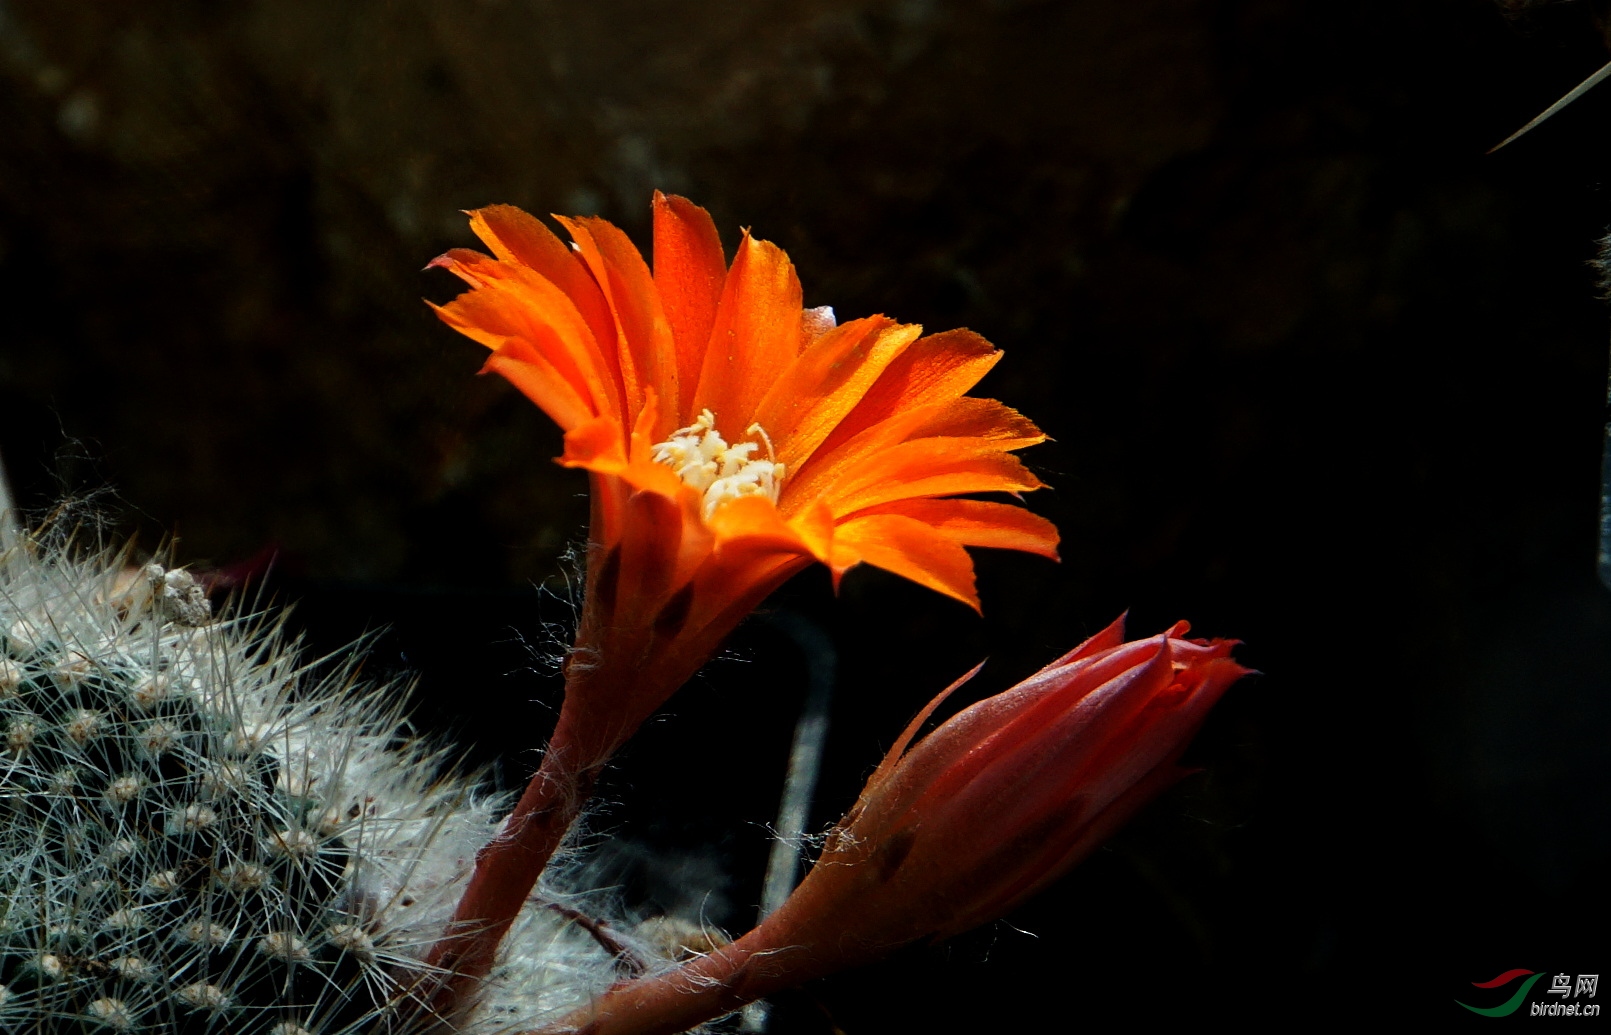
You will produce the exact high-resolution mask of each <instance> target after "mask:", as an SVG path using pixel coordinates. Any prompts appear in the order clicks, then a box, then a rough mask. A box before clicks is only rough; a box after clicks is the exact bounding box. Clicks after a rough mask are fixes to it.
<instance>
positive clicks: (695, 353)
mask: <svg viewBox="0 0 1611 1035" xmlns="http://www.w3.org/2000/svg"><path fill="white" fill-rule="evenodd" d="M726 280H727V259H726V257H725V256H724V255H723V254H722V241H721V238H720V237H718V236H717V234H716V224H715V223H714V222H712V221H711V218H710V213H709V212H706V211H705V210H704V209H702V208H700V207H699V206H698V205H695V204H694V203H693V202H691V201H689V200H688V199H687V198H679V197H677V196H676V195H675V194H669V195H668V194H662V193H660V192H659V191H655V194H654V283H655V287H656V288H658V289H659V291H660V304H661V306H663V307H664V309H665V313H666V322H667V323H669V324H670V325H671V337H672V340H673V341H674V342H675V343H676V346H677V370H678V372H679V376H680V377H681V382H680V385H679V390H680V391H681V393H682V397H681V398H677V399H668V400H667V407H668V409H671V410H674V411H675V412H676V413H679V414H689V413H692V412H693V409H692V407H693V401H694V389H695V388H696V387H697V384H698V380H699V370H700V367H701V366H703V365H704V360H705V346H706V345H708V344H709V343H710V332H711V328H712V327H714V326H715V324H716V307H717V306H718V305H719V304H720V303H721V300H722V286H723V284H724V283H725V282H726Z"/></svg>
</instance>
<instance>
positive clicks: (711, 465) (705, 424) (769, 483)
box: [652, 410, 783, 518]
mask: <svg viewBox="0 0 1611 1035" xmlns="http://www.w3.org/2000/svg"><path fill="white" fill-rule="evenodd" d="M744 434H745V435H746V436H750V437H753V438H758V439H759V440H760V441H759V442H737V443H734V444H733V445H728V444H727V440H726V439H725V438H723V437H722V433H721V432H719V431H717V430H716V416H715V415H714V414H712V413H711V412H710V411H709V410H701V411H700V413H699V416H698V418H696V419H695V420H694V422H693V423H692V424H690V425H688V426H687V427H686V428H678V429H677V430H676V431H673V432H672V433H671V438H669V439H667V440H666V441H664V442H661V443H658V444H657V445H655V447H654V451H653V454H652V455H653V457H654V460H655V462H656V463H661V464H665V465H666V466H667V467H669V468H671V469H672V470H673V471H675V472H677V477H678V478H681V479H682V480H683V483H684V484H686V485H692V486H693V487H694V488H695V489H698V490H699V491H700V492H701V493H703V495H704V502H703V505H702V508H701V511H702V513H703V514H704V516H705V517H707V518H708V517H710V516H711V514H713V513H714V512H715V511H716V508H717V507H719V506H721V505H722V504H723V503H724V502H726V501H727V500H735V499H739V498H740V497H743V496H765V497H766V498H767V499H769V500H771V501H772V502H773V503H776V502H777V501H778V489H779V487H780V486H782V484H783V465H782V464H780V463H778V462H777V456H776V454H775V453H773V451H772V439H771V438H770V437H769V436H768V435H767V433H766V430H765V429H764V428H762V427H761V426H760V425H759V424H751V425H750V426H749V427H748V428H746V429H745V430H744ZM763 445H764V446H765V447H766V459H764V460H762V459H760V458H752V456H751V454H753V453H755V451H756V450H758V449H760V448H761V446H763Z"/></svg>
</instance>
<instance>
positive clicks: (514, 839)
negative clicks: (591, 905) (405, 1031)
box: [428, 731, 600, 1021]
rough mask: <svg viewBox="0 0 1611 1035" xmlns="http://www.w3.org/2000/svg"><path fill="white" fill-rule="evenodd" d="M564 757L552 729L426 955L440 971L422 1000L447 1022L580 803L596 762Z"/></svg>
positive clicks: (485, 967) (488, 965) (465, 1001)
mask: <svg viewBox="0 0 1611 1035" xmlns="http://www.w3.org/2000/svg"><path fill="white" fill-rule="evenodd" d="M572 756H573V752H569V751H566V750H564V747H563V746H562V745H561V744H560V743H559V732H558V731H556V734H555V741H554V742H553V743H551V744H550V745H549V749H548V752H547V754H545V755H544V756H543V763H542V765H541V766H540V767H539V768H538V770H537V773H536V775H535V776H533V777H532V778H531V782H530V783H528V784H527V785H526V791H525V793H524V794H523V795H521V798H520V802H519V803H518V804H517V805H516V806H515V808H514V811H512V812H510V813H509V818H508V819H506V820H505V821H504V825H503V829H502V830H501V831H500V832H499V834H498V836H497V837H495V838H493V839H492V840H491V841H490V842H488V843H487V844H486V846H485V847H483V848H482V849H481V850H480V851H479V852H478V853H476V859H475V872H474V873H473V874H472V875H471V877H470V883H469V885H468V886H467V887H466V888H465V891H464V897H463V898H461V899H460V900H459V904H458V908H456V909H455V910H454V912H453V919H452V920H451V921H450V922H449V924H448V928H447V931H446V932H445V933H444V934H443V936H442V939H441V940H440V941H438V942H437V943H436V945H435V947H434V948H432V950H431V955H430V958H429V960H428V962H429V964H430V965H431V966H432V967H435V968H437V970H436V972H437V973H440V974H442V975H443V977H442V979H441V982H442V983H441V987H440V988H438V989H437V991H436V992H435V994H434V995H433V996H432V997H431V1000H430V1008H431V1012H432V1013H433V1014H434V1015H436V1016H438V1017H441V1018H444V1019H447V1020H449V1021H452V1020H453V1019H455V1018H457V1017H460V1016H461V1015H462V1013H463V1011H464V1009H465V1008H466V1007H467V1006H468V1005H469V998H470V995H469V994H470V993H471V992H472V991H473V990H474V989H475V987H476V985H477V984H478V983H479V982H480V980H481V979H482V978H484V977H486V975H487V972H488V971H490V970H491V969H492V964H493V962H494V961H495V960H496V958H497V952H498V945H499V943H500V942H502V941H503V937H504V935H505V934H506V933H507V932H508V931H509V926H510V925H511V924H513V923H514V921H515V917H516V916H518V915H519V914H520V911H521V909H522V908H523V907H524V906H525V904H526V899H527V897H528V896H529V895H530V894H531V891H532V888H534V887H535V886H536V884H537V878H538V877H540V876H541V875H542V872H543V869H544V868H545V867H546V866H547V865H548V860H549V859H550V858H552V857H553V854H554V852H555V850H556V849H558V848H559V845H560V842H561V841H563V840H564V839H565V832H566V831H567V830H569V829H570V826H571V824H572V823H573V822H575V820H576V817H577V816H578V815H579V814H580V813H581V811H582V806H583V805H584V804H586V802H587V798H588V795H589V794H590V793H591V792H592V789H593V783H594V781H595V780H596V779H597V778H598V773H599V769H600V766H599V765H597V764H595V765H592V766H586V767H576V766H574V765H572V764H570V762H569V759H570V758H571V757H572Z"/></svg>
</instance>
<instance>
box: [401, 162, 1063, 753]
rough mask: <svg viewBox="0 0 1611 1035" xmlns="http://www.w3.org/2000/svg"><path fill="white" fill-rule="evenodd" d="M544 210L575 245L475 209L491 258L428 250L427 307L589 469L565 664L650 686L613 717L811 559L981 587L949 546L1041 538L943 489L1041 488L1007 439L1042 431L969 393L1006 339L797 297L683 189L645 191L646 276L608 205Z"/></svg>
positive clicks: (1049, 538)
mask: <svg viewBox="0 0 1611 1035" xmlns="http://www.w3.org/2000/svg"><path fill="white" fill-rule="evenodd" d="M559 221H560V223H562V224H563V225H564V227H565V228H566V229H567V230H568V231H569V232H570V235H571V237H572V239H573V241H574V244H573V245H572V246H570V247H567V246H566V245H565V244H564V243H562V242H561V241H560V239H559V238H558V237H556V236H555V235H554V234H553V233H552V232H550V231H549V230H548V229H547V228H546V227H545V226H544V225H543V224H542V223H541V222H539V221H538V220H536V219H534V218H533V217H532V216H530V215H528V214H527V213H525V212H523V211H521V210H520V209H517V208H513V207H511V206H507V205H495V206H492V207H489V208H484V209H479V210H477V211H475V212H472V213H471V214H470V225H471V227H472V229H473V230H474V231H475V233H476V235H477V236H478V237H479V238H481V240H482V241H483V242H484V243H485V244H486V246H487V247H488V248H489V249H490V250H491V252H492V255H491V256H488V255H483V254H481V253H479V252H474V251H468V250H462V249H459V250H454V251H450V252H448V253H447V254H445V255H443V256H441V257H439V258H438V259H436V260H435V261H434V263H433V264H432V265H435V266H438V267H441V268H445V269H448V270H450V271H452V272H453V273H455V274H456V275H458V276H459V277H460V278H462V279H463V280H464V281H465V282H466V283H468V284H469V285H470V288H471V289H470V290H469V291H466V292H465V293H464V294H462V295H460V296H459V297H458V298H457V299H455V300H454V301H452V302H450V303H448V304H447V305H445V306H440V307H437V312H438V314H439V315H440V316H441V317H442V319H443V320H444V321H445V322H446V323H447V324H448V325H449V326H452V327H454V328H455V329H457V330H459V331H461V332H462V333H464V334H466V335H467V336H469V337H471V338H473V339H474V340H476V341H478V342H480V343H481V344H482V345H485V346H486V347H487V348H489V349H491V350H492V355H491V356H490V357H488V359H487V363H486V367H485V369H486V370H490V371H495V372H497V373H499V374H502V375H503V376H504V377H506V378H508V379H509V381H510V382H512V383H513V384H514V385H515V386H516V387H517V388H519V389H520V390H521V391H522V392H524V393H525V394H526V395H527V396H529V397H530V398H531V399H532V401H534V402H536V403H537V405H539V406H540V407H542V408H543V410H544V411H545V412H546V413H548V415H549V416H550V417H552V418H553V419H554V421H555V422H556V423H558V424H559V426H560V427H561V428H562V429H563V430H564V432H565V453H564V456H562V457H561V458H560V462H561V463H563V464H565V465H567V466H572V467H581V468H585V469H586V470H588V471H589V472H590V473H591V475H592V482H593V521H592V527H591V529H590V532H589V536H590V540H591V543H590V550H591V556H590V559H589V585H588V592H587V600H586V602H585V604H584V615H583V621H582V629H581V630H579V635H578V639H577V653H576V654H575V655H573V665H574V664H577V663H584V664H591V663H592V662H593V661H594V660H596V659H603V658H611V659H618V660H620V661H622V662H624V663H627V664H630V665H631V666H632V670H633V671H634V672H635V673H636V674H637V678H635V679H634V680H633V682H634V683H636V684H637V685H638V686H639V687H644V688H645V689H647V684H649V683H651V682H652V683H655V684H658V685H657V686H655V688H654V692H651V693H646V694H644V695H643V696H644V698H645V699H643V700H641V701H640V702H638V703H639V705H640V706H639V707H634V708H628V709H626V710H625V713H623V711H622V706H623V704H624V702H623V701H622V700H621V696H622V689H621V687H620V685H619V684H617V686H616V688H615V689H614V690H613V692H612V693H611V694H610V696H611V697H612V701H611V702H610V709H611V712H612V713H613V714H614V715H615V719H616V721H613V722H611V725H613V726H615V727H616V728H617V732H622V733H630V731H631V729H632V728H635V726H636V725H637V723H638V722H640V721H641V720H642V718H645V717H646V710H647V711H653V709H654V708H655V707H658V705H659V703H660V701H659V700H654V699H653V698H655V697H657V696H660V695H662V694H668V693H670V692H671V691H672V690H674V689H675V688H676V685H677V684H680V683H681V682H682V681H684V680H685V679H686V678H687V676H688V675H691V674H692V671H693V669H694V668H697V667H698V665H699V664H702V663H703V661H704V660H705V658H706V657H708V656H709V654H710V653H711V651H713V650H714V649H715V646H716V642H717V641H719V640H720V639H721V637H722V636H724V635H725V634H726V632H728V631H729V630H731V628H732V627H733V626H734V625H735V624H736V623H737V622H738V621H739V620H740V619H741V618H742V617H743V616H744V615H745V614H748V613H749V611H750V610H752V609H753V608H754V607H755V605H756V604H758V603H759V602H760V600H761V598H763V597H764V596H766V594H767V593H769V592H770V591H771V590H772V589H774V588H776V587H777V586H778V585H779V584H781V583H782V582H783V581H784V580H785V579H786V578H788V576H789V575H791V574H793V573H794V572H796V571H798V570H799V569H800V568H802V567H804V566H806V565H808V564H809V563H811V562H812V561H820V562H822V563H824V564H827V565H828V566H829V567H830V568H831V569H832V571H833V573H834V576H835V579H836V581H837V579H838V577H839V576H841V575H843V574H844V572H845V571H846V570H848V569H849V568H851V567H853V566H855V565H856V564H859V563H863V562H865V563H868V564H872V565H875V566H877V567H881V568H885V569H887V570H889V571H892V572H895V573H896V574H898V575H902V576H905V577H906V578H909V579H912V580H913V581H915V582H918V583H920V584H922V585H924V586H928V587H930V588H932V589H935V590H937V591H939V592H941V593H944V594H947V595H949V596H952V597H954V598H956V599H958V600H961V601H963V602H965V603H967V604H968V605H970V606H972V607H974V608H977V607H978V606H979V600H978V596H977V594H976V592H975V590H974V577H973V564H972V561H971V560H970V558H969V557H968V554H967V552H966V551H965V550H964V549H963V547H965V546H993V547H1004V548H1007V549H1015V550H1025V551H1029V552H1031V553H1037V554H1041V555H1044V556H1046V557H1051V558H1054V559H1055V558H1056V556H1057V552H1056V548H1057V530H1056V528H1055V527H1054V526H1053V525H1052V524H1051V523H1050V522H1048V521H1046V520H1045V519H1044V518H1041V517H1038V516H1036V515H1034V514H1031V513H1029V512H1028V511H1026V510H1024V509H1023V508H1021V507H1016V506H1012V505H1010V504H1006V503H998V502H992V501H985V500H975V499H957V498H954V497H956V496H957V495H958V494H962V493H979V492H1005V493H1014V494H1016V493H1020V492H1024V491H1027V490H1030V489H1036V488H1040V487H1041V482H1040V480H1039V479H1037V478H1036V477H1035V476H1034V474H1032V473H1030V471H1029V470H1028V469H1026V468H1025V467H1024V466H1023V464H1021V463H1020V462H1019V461H1018V460H1017V458H1015V457H1014V456H1013V455H1012V451H1013V450H1015V449H1019V448H1022V447H1024V446H1030V445H1034V444H1035V443H1037V442H1041V441H1044V439H1045V436H1044V435H1043V434H1042V433H1041V432H1040V430H1039V429H1038V428H1036V427H1035V425H1034V424H1032V423H1030V421H1028V420H1027V419H1025V418H1024V417H1023V416H1021V415H1020V414H1018V413H1017V412H1016V411H1014V410H1012V409H1010V408H1009V407H1007V406H1004V405H1003V404H1001V403H999V402H996V401H995V400H991V399H978V398H972V397H969V396H967V395H966V393H967V392H968V390H969V389H971V388H972V387H973V386H974V385H975V384H976V383H977V382H978V381H979V379H980V378H981V377H983V376H984V374H985V373H986V372H987V371H988V370H989V369H990V368H991V367H992V366H994V365H995V363H996V361H997V360H998V359H999V358H1000V356H1001V353H1000V352H999V351H998V350H997V349H996V348H995V347H994V346H992V345H991V344H990V343H989V342H987V341H985V340H984V339H983V338H981V337H979V336H978V335H976V334H973V333H971V332H969V331H961V330H958V331H947V332H944V333H940V334H932V335H928V336H922V329H921V328H920V327H917V326H913V325H909V324H898V323H896V322H894V321H893V320H890V319H888V318H887V317H883V316H871V317H865V318H862V319H858V320H852V321H850V322H848V323H844V324H838V325H836V324H835V323H834V319H833V315H832V312H831V311H830V310H827V309H812V310H807V309H802V307H801V291H800V282H799V279H798V278H797V277H796V276H795V272H794V266H793V264H792V263H790V262H789V258H788V256H787V255H785V254H784V253H783V251H782V249H780V248H778V247H777V246H776V245H773V244H770V243H768V242H766V241H762V240H758V239H756V238H754V237H752V236H750V235H749V234H748V233H747V232H746V233H745V234H744V236H743V239H742V240H741V241H740V242H739V246H738V250H737V253H736V254H735V255H734V257H733V264H732V266H731V267H730V268H729V267H728V266H727V264H726V261H725V259H724V257H723V252H722V246H721V242H720V240H719V239H718V237H717V235H716V227H715V224H714V223H713V222H712V221H711V218H710V215H709V214H708V213H707V212H706V211H705V210H704V209H702V208H699V207H698V206H696V205H694V204H693V203H691V202H689V201H687V200H686V199H684V198H679V197H674V196H668V195H665V194H660V193H658V192H657V193H656V194H655V197H654V260H655V267H654V270H653V272H652V273H651V272H650V269H649V267H648V266H647V265H646V264H645V263H644V261H643V259H642V257H641V256H640V255H639V253H638V251H637V249H636V248H635V247H633V245H632V243H631V242H630V241H629V240H628V239H627V237H626V235H625V234H623V233H622V232H621V231H620V230H619V229H617V228H616V227H615V226H613V225H611V224H610V223H608V222H605V221H604V220H602V219H597V218H592V219H588V218H575V219H564V218H561V219H560V220H559ZM645 665H648V666H650V667H652V668H656V669H664V670H665V671H664V672H661V673H659V675H660V676H661V678H653V679H651V678H646V677H648V676H649V675H650V673H647V672H645V671H643V666H645ZM679 675H680V678H679ZM667 684H671V685H669V686H668V685H667ZM662 699H663V698H662ZM621 720H625V721H621ZM606 739H614V738H606ZM600 746H601V747H604V750H605V751H606V753H607V752H608V750H609V747H608V746H605V745H600Z"/></svg>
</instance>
